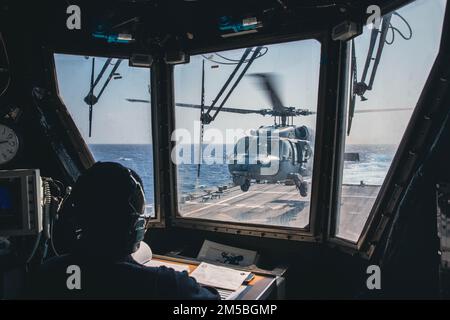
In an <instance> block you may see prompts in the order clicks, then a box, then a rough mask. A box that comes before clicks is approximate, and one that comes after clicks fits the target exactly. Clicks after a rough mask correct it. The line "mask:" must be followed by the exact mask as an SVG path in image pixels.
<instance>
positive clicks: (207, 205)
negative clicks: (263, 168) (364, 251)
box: [179, 183, 380, 240]
mask: <svg viewBox="0 0 450 320" xmlns="http://www.w3.org/2000/svg"><path fill="white" fill-rule="evenodd" d="M218 189H219V191H217V190H212V189H204V190H203V191H202V192H198V193H194V194H189V195H187V196H183V200H182V201H181V203H180V204H179V209H180V212H181V214H182V216H183V217H189V218H199V219H209V220H218V221H226V222H241V223H251V224H261V225H277V226H280V225H281V226H286V227H295V228H305V227H306V226H307V225H308V223H309V206H310V195H308V196H307V197H301V196H300V194H299V192H298V190H297V189H296V187H295V186H292V185H285V184H281V183H280V184H257V183H254V184H252V185H251V187H250V189H249V191H247V192H243V191H241V189H240V188H239V186H232V187H225V188H224V187H222V188H220V187H219V188H218ZM379 189H380V186H374V185H364V184H361V185H343V189H342V197H341V199H342V201H341V209H342V210H341V217H340V224H339V225H340V228H339V231H338V235H339V236H341V237H344V238H346V239H352V240H353V239H355V240H357V237H358V236H359V234H360V228H361V226H363V225H364V223H365V221H366V220H367V219H366V218H367V216H366V214H364V212H367V210H364V208H367V207H369V208H370V207H371V206H372V205H373V203H374V202H375V199H376V196H377V194H378V192H379ZM345 207H347V208H345ZM350 208H351V210H350ZM346 209H347V210H346Z"/></svg>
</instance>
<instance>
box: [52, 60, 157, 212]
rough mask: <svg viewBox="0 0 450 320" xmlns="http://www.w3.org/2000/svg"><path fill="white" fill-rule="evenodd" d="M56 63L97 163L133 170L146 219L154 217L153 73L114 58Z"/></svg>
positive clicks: (60, 83)
mask: <svg viewBox="0 0 450 320" xmlns="http://www.w3.org/2000/svg"><path fill="white" fill-rule="evenodd" d="M54 60H55V67H56V75H57V80H58V89H59V95H60V97H61V99H62V101H63V102H64V104H65V106H66V108H67V110H68V112H69V113H70V115H71V117H72V119H73V121H74V122H75V124H76V126H77V127H78V130H79V131H80V133H81V135H82V137H83V138H84V141H85V142H86V144H87V145H88V146H89V149H90V151H91V152H92V155H93V156H94V158H95V160H96V161H113V162H119V163H121V164H123V165H125V166H127V167H129V168H131V169H133V170H135V171H136V172H137V173H138V174H139V176H140V177H141V178H142V180H143V183H144V191H145V196H146V202H147V208H146V212H147V215H149V216H150V217H155V212H154V209H153V208H154V180H153V151H152V130H151V108H150V102H149V101H148V100H149V98H150V94H149V90H150V72H149V69H145V68H135V67H130V66H129V65H128V61H127V60H122V59H114V58H102V57H87V56H77V55H66V54H55V55H54ZM130 98H140V99H142V100H146V101H147V102H146V103H132V102H130V101H129V100H127V99H130Z"/></svg>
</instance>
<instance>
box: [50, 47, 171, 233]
mask: <svg viewBox="0 0 450 320" xmlns="http://www.w3.org/2000/svg"><path fill="white" fill-rule="evenodd" d="M56 54H66V55H74V56H80V57H83V56H89V57H96V58H97V57H99V58H113V59H118V58H120V59H126V60H129V57H123V56H119V55H117V54H111V55H106V54H98V53H92V52H83V53H80V52H71V51H70V52H68V51H65V50H56V49H48V50H47V55H48V61H49V62H50V64H51V69H52V70H53V72H52V79H51V82H52V89H53V93H54V95H55V96H56V97H57V98H58V107H57V114H58V115H59V116H60V119H61V121H62V122H63V124H64V126H65V127H66V128H68V130H69V131H70V132H71V133H73V135H72V134H71V135H69V136H70V137H72V145H73V146H74V147H75V148H77V154H78V155H79V156H80V158H81V159H83V161H82V168H81V169H82V170H81V171H84V170H87V169H88V168H89V167H91V166H92V165H93V164H94V163H95V162H96V161H95V158H94V155H93V154H92V151H91V150H90V148H89V146H88V144H87V143H86V141H85V140H84V138H83V136H82V134H81V132H80V130H79V129H78V126H77V125H76V123H75V122H74V120H73V118H72V116H71V114H70V111H69V109H68V108H67V106H66V103H65V102H64V100H63V99H62V97H61V95H60V92H59V83H58V77H57V72H56V63H55V55H56ZM135 68H137V67H135ZM146 69H148V70H149V74H148V76H149V78H150V80H149V83H150V88H152V89H153V87H152V80H151V73H152V70H151V68H146ZM150 93H151V92H150ZM148 107H149V108H150V114H151V118H152V119H151V127H152V132H151V135H152V152H153V184H154V185H153V193H154V194H153V199H154V203H153V208H154V214H155V217H150V218H148V219H147V225H146V228H147V229H148V228H164V227H165V226H166V224H165V219H164V215H163V214H162V213H161V199H160V198H159V195H160V194H161V192H160V190H159V186H160V184H159V181H160V178H159V175H158V174H156V173H157V170H159V168H160V162H159V159H157V158H158V157H155V155H156V154H157V153H156V151H157V150H159V142H160V141H159V139H158V130H157V126H158V118H157V117H158V114H157V112H156V110H155V108H153V105H152V103H149V104H148Z"/></svg>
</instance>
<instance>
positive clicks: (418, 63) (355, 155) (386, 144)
mask: <svg viewBox="0 0 450 320" xmlns="http://www.w3.org/2000/svg"><path fill="white" fill-rule="evenodd" d="M445 4H446V1H444V0H432V1H429V0H418V1H415V2H413V3H411V4H409V5H407V6H404V7H402V8H401V9H399V10H398V11H396V12H394V13H390V14H388V15H386V16H384V17H383V20H382V21H383V23H386V26H388V25H389V26H390V28H389V29H388V32H387V38H386V39H385V46H384V50H383V52H382V55H381V59H380V63H379V66H378V70H377V72H376V76H375V78H374V82H373V86H372V88H371V90H367V91H365V92H364V90H365V89H367V87H366V85H368V87H369V89H370V86H371V85H370V78H371V74H372V73H373V65H374V64H375V63H376V60H372V61H371V62H372V63H371V65H370V67H369V68H368V69H367V70H366V71H365V70H364V67H365V63H366V57H367V56H368V49H369V43H370V37H371V30H370V29H369V28H367V27H365V29H364V32H363V34H362V35H361V36H359V37H357V38H356V39H355V40H354V47H353V49H350V50H349V60H348V61H349V63H348V65H349V78H351V80H349V83H350V85H349V94H348V99H347V106H346V110H345V114H344V117H343V119H344V121H345V124H344V126H343V128H344V129H345V130H342V134H343V139H344V141H345V143H344V145H343V150H342V151H343V152H342V160H341V168H340V174H341V176H340V192H339V199H338V204H337V211H338V219H337V223H336V229H335V235H336V236H337V237H339V238H342V239H345V240H349V241H352V242H356V241H358V239H359V237H360V235H361V233H362V231H363V229H364V226H365V224H366V221H367V220H368V217H369V215H370V213H371V210H372V208H373V206H374V203H375V201H376V199H377V197H378V194H379V191H380V188H381V186H382V185H383V183H384V181H385V179H386V177H387V175H388V171H389V169H390V166H391V163H392V161H393V158H394V155H395V153H396V152H397V149H398V147H399V145H400V142H401V139H402V137H403V134H404V132H405V129H406V127H407V125H408V122H409V120H410V118H411V115H412V113H413V110H414V108H415V106H416V104H417V102H418V99H419V96H420V94H421V92H422V89H423V87H424V85H425V82H426V80H427V77H428V75H429V73H430V70H431V68H432V66H433V63H434V61H435V58H436V56H437V53H438V50H439V44H440V39H441V31H442V25H443V19H444V11H445ZM389 17H390V19H391V20H390V22H389V23H388V22H387V21H388V19H389ZM424 21H427V22H426V23H424ZM382 28H383V24H382V25H381V26H380V29H382ZM380 35H381V33H380ZM378 44H379V41H377V43H376V46H375V51H374V53H373V57H375V56H376V52H377V47H378ZM349 45H352V43H351V41H350V42H349ZM353 50H354V55H353V54H352V51H353ZM352 58H353V59H354V60H353V61H356V69H354V68H353V67H352ZM366 72H367V74H366V78H365V80H364V79H363V75H364V73H366ZM355 73H356V78H355V77H354V74H355ZM355 79H356V81H355ZM363 83H364V84H363ZM356 92H359V93H360V94H359V95H358V94H356V95H355V108H354V110H355V112H354V113H353V118H352V119H350V117H349V114H350V113H351V107H350V106H351V101H352V97H353V93H356ZM350 120H351V125H350ZM348 133H349V134H348ZM344 152H345V153H344Z"/></svg>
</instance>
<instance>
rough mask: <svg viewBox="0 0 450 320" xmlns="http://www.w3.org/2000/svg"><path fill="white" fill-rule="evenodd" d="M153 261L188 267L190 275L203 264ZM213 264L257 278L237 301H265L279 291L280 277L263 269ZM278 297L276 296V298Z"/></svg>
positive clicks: (164, 259) (166, 259)
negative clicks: (278, 281)
mask: <svg viewBox="0 0 450 320" xmlns="http://www.w3.org/2000/svg"><path fill="white" fill-rule="evenodd" d="M152 260H156V261H161V262H169V263H172V264H179V265H187V266H188V268H189V273H191V272H192V271H194V270H195V269H196V268H197V267H198V265H199V264H200V263H201V262H200V261H197V260H195V259H188V258H178V257H170V256H161V255H153V257H152ZM208 263H211V264H216V265H220V266H226V267H228V268H233V269H238V270H245V271H250V272H252V273H253V274H254V275H255V277H254V278H253V279H252V280H251V281H250V282H249V283H248V284H247V285H248V288H247V289H245V290H244V291H243V292H242V293H241V294H240V295H239V296H238V298H237V300H265V299H268V298H269V297H270V296H271V295H272V294H275V293H276V290H277V280H278V279H279V278H280V275H275V274H271V272H270V271H266V270H261V269H257V270H255V269H251V268H243V267H239V266H232V265H225V264H221V263H214V262H208ZM275 297H276V296H275Z"/></svg>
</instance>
